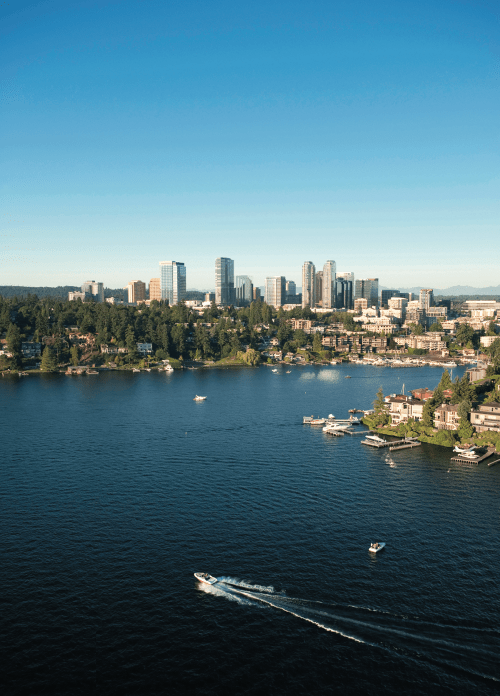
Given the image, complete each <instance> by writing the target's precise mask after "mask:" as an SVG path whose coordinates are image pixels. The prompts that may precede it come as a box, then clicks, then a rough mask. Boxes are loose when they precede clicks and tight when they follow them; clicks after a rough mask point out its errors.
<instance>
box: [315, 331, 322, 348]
mask: <svg viewBox="0 0 500 696" xmlns="http://www.w3.org/2000/svg"><path fill="white" fill-rule="evenodd" d="M322 350H323V344H322V343H321V334H320V333H319V332H316V333H315V334H314V338H313V351H314V352H315V353H320V352H321V351H322Z"/></svg>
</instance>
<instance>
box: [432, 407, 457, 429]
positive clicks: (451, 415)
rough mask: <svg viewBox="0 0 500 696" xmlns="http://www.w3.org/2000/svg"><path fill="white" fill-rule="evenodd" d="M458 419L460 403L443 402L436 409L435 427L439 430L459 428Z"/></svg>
mask: <svg viewBox="0 0 500 696" xmlns="http://www.w3.org/2000/svg"><path fill="white" fill-rule="evenodd" d="M458 421H459V417H458V405H452V404H441V406H438V407H437V408H436V410H435V411H434V427H435V428H437V429H438V430H457V429H458Z"/></svg>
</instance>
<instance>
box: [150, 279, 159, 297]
mask: <svg viewBox="0 0 500 696" xmlns="http://www.w3.org/2000/svg"><path fill="white" fill-rule="evenodd" d="M149 299H150V300H158V302H159V301H160V300H161V284H160V279H159V278H151V280H150V281H149Z"/></svg>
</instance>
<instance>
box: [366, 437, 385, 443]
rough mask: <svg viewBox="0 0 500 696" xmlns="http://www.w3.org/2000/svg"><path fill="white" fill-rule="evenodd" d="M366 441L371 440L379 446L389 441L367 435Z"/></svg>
mask: <svg viewBox="0 0 500 696" xmlns="http://www.w3.org/2000/svg"><path fill="white" fill-rule="evenodd" d="M365 439H366V440H371V441H372V442H376V443H377V444H380V443H382V442H387V440H384V438H383V437H379V436H378V435H367V436H366V438H365Z"/></svg>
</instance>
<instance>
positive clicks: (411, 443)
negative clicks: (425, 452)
mask: <svg viewBox="0 0 500 696" xmlns="http://www.w3.org/2000/svg"><path fill="white" fill-rule="evenodd" d="M421 444H422V443H421V442H407V443H406V444H405V445H394V446H393V447H389V451H390V452H394V451H395V450H400V449H410V448H411V447H420V445H421Z"/></svg>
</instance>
